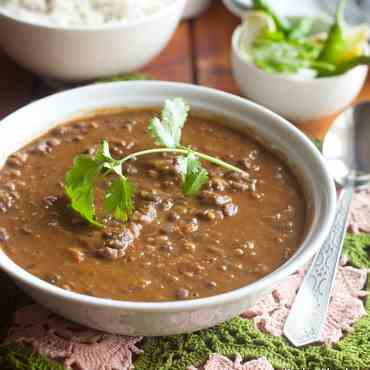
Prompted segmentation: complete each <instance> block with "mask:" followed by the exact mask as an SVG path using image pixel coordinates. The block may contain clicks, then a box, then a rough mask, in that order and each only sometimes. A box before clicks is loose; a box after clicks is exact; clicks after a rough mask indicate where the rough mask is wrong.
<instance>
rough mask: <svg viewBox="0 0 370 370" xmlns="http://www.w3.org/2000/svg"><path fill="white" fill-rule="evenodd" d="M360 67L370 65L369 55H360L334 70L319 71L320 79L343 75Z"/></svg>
mask: <svg viewBox="0 0 370 370" xmlns="http://www.w3.org/2000/svg"><path fill="white" fill-rule="evenodd" d="M360 65H370V56H369V55H360V56H358V57H354V58H352V59H350V60H347V61H345V62H342V63H340V64H338V65H336V66H335V68H334V69H331V68H329V69H325V68H324V69H321V70H319V69H318V70H319V77H331V76H338V75H341V74H343V73H346V72H348V71H349V70H350V69H352V68H355V67H357V66H360Z"/></svg>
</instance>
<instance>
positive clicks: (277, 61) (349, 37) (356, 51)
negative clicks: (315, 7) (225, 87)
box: [240, 0, 370, 77]
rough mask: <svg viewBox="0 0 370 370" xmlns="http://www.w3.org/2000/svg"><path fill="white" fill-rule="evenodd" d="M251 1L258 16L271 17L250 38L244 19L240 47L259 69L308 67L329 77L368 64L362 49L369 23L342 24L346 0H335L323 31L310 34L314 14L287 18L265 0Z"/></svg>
mask: <svg viewBox="0 0 370 370" xmlns="http://www.w3.org/2000/svg"><path fill="white" fill-rule="evenodd" d="M253 4H254V8H253V11H254V12H255V14H257V12H258V13H259V17H260V18H261V19H262V18H263V17H265V19H267V17H268V18H269V19H271V20H272V21H273V25H272V26H271V24H270V23H268V22H266V24H265V27H262V28H261V29H260V30H259V32H257V34H256V35H255V36H254V37H253V38H252V41H251V39H250V38H248V35H249V36H250V35H253V32H255V28H254V27H253V24H252V25H251V26H250V27H251V31H250V34H248V30H249V28H248V25H249V23H248V21H245V22H244V24H245V26H244V27H245V30H244V33H243V34H242V36H241V41H240V44H241V50H242V52H244V54H245V58H246V59H247V60H248V61H249V60H252V61H253V62H254V64H255V65H256V66H257V67H259V68H260V69H262V70H265V71H267V72H270V73H284V74H297V73H299V72H300V71H303V70H309V71H310V72H311V73H310V75H312V77H330V76H336V75H340V74H343V73H345V72H347V71H348V70H350V69H352V68H354V67H356V66H358V65H370V58H369V57H368V56H367V55H366V54H365V50H364V47H365V45H366V43H367V39H368V36H369V26H368V25H359V26H356V27H349V26H347V25H346V24H345V21H344V9H345V6H346V0H339V1H338V6H337V10H336V15H335V19H334V22H333V24H332V25H331V27H330V30H329V32H328V33H327V34H325V33H321V34H313V30H314V27H313V26H314V18H310V17H302V18H300V19H289V20H288V19H285V18H284V17H279V16H278V15H277V14H276V13H275V12H274V10H273V9H272V7H271V6H269V5H268V4H267V2H266V1H265V0H254V1H253ZM253 11H252V13H247V15H246V20H248V19H249V18H248V14H254V13H253ZM261 22H262V20H261ZM268 25H269V26H268ZM243 35H244V36H243ZM250 37H251V36H250ZM243 40H246V41H243ZM253 40H254V41H253ZM243 43H246V44H248V46H247V47H246V46H244V44H243Z"/></svg>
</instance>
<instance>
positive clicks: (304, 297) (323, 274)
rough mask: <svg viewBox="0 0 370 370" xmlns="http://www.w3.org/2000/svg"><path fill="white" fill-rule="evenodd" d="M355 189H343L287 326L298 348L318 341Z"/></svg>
mask: <svg viewBox="0 0 370 370" xmlns="http://www.w3.org/2000/svg"><path fill="white" fill-rule="evenodd" d="M352 197H353V186H352V185H350V186H347V187H345V188H344V190H343V193H342V197H341V198H340V201H339V204H338V210H337V214H336V216H335V220H334V224H333V227H332V229H331V230H330V233H329V236H328V238H327V239H326V241H325V243H324V245H323V246H322V247H321V249H320V251H319V252H318V254H317V255H316V256H315V258H314V260H313V262H312V265H311V267H310V268H309V270H308V271H307V273H306V275H305V278H304V280H303V283H302V285H301V287H300V289H299V292H298V294H297V297H296V299H295V301H294V304H293V306H292V309H291V311H290V313H289V316H288V318H287V321H286V323H285V327H284V334H285V336H286V337H287V338H288V339H289V341H290V342H291V343H292V344H294V345H295V346H297V347H300V346H303V345H306V344H310V343H313V342H317V341H318V340H319V339H320V336H321V331H322V328H323V325H324V323H325V320H326V317H327V313H328V306H329V301H330V296H331V292H332V289H333V286H334V281H335V274H336V271H337V266H338V262H339V259H340V256H341V251H342V245H343V240H344V237H345V233H346V227H347V220H348V213H349V208H350V205H351V200H352Z"/></svg>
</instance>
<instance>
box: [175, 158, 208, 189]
mask: <svg viewBox="0 0 370 370" xmlns="http://www.w3.org/2000/svg"><path fill="white" fill-rule="evenodd" d="M177 163H178V169H179V171H180V173H181V178H182V192H183V193H184V194H185V195H195V194H197V193H198V192H199V191H200V189H201V188H202V186H203V185H204V184H206V183H207V181H208V171H207V170H206V169H205V168H203V167H202V164H201V163H200V161H199V159H198V158H197V157H196V156H195V155H194V154H193V153H191V152H190V153H189V154H188V155H187V156H186V157H179V158H178V159H177Z"/></svg>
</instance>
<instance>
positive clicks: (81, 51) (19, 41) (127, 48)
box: [0, 0, 185, 81]
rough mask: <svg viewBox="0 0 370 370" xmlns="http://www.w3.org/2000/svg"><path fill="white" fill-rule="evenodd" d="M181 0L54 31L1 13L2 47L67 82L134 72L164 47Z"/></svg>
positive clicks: (35, 68) (43, 72)
mask: <svg viewBox="0 0 370 370" xmlns="http://www.w3.org/2000/svg"><path fill="white" fill-rule="evenodd" d="M184 6H185V0H174V1H173V3H172V4H171V5H170V6H167V7H165V8H163V10H161V11H159V12H158V13H155V14H153V15H150V16H148V17H145V18H142V19H139V20H134V21H130V22H125V23H120V24H115V25H103V26H98V27H52V26H48V25H41V24H37V23H33V22H26V21H23V20H20V19H16V18H14V17H11V16H9V15H6V14H4V13H2V12H0V45H1V46H2V47H3V49H4V51H5V53H6V54H8V56H9V57H10V58H12V59H14V61H16V62H17V63H18V64H20V65H21V66H23V67H24V68H26V69H29V70H30V71H32V72H34V73H36V74H39V75H42V76H46V77H49V78H52V79H57V80H65V81H82V80H91V79H94V78H97V77H105V76H112V75H115V74H118V73H127V72H132V71H136V70H137V69H139V68H141V67H143V66H144V65H146V64H147V63H149V62H150V61H151V60H152V59H153V58H154V57H155V56H157V55H158V54H159V53H160V51H161V50H162V49H163V48H164V47H165V46H166V44H167V42H168V41H169V40H170V38H171V36H172V34H173V33H174V31H175V29H176V27H177V25H178V22H179V20H180V19H181V16H182V14H183V11H184Z"/></svg>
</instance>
